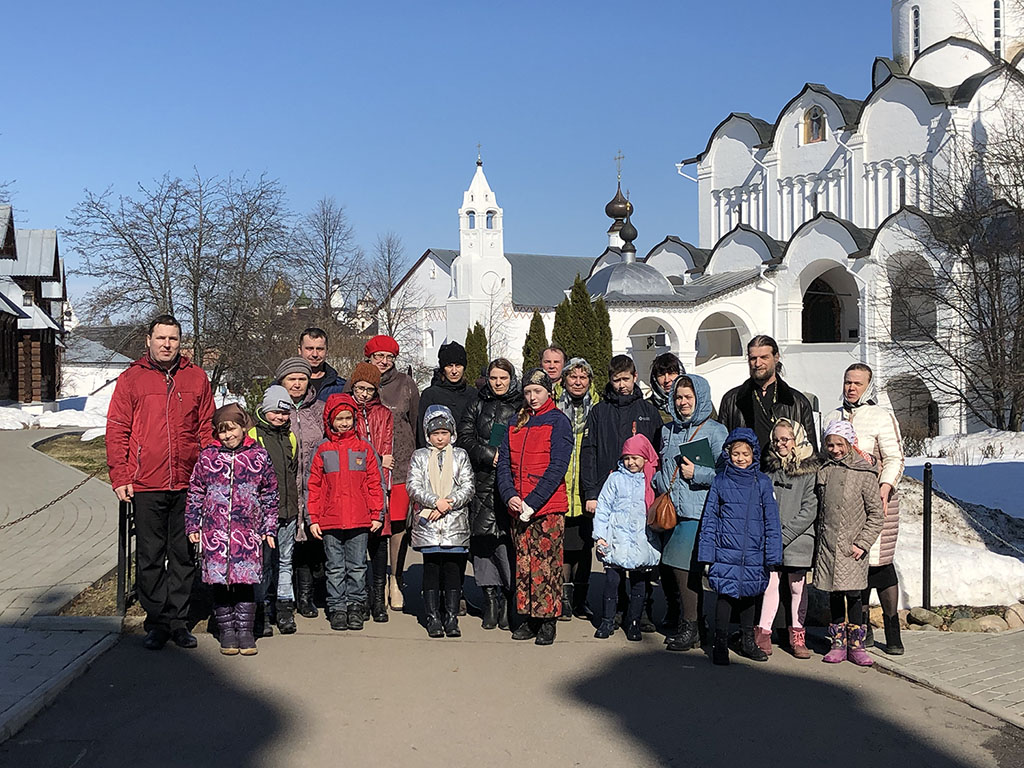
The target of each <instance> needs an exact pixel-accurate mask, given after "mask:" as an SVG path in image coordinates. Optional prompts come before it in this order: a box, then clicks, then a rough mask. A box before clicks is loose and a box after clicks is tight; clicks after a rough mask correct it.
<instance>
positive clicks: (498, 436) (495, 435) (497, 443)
mask: <svg viewBox="0 0 1024 768" xmlns="http://www.w3.org/2000/svg"><path fill="white" fill-rule="evenodd" d="M506 432H508V425H507V424H495V425H494V426H493V427H491V439H490V441H489V442H488V445H490V446H491V447H492V448H500V447H501V444H502V443H504V442H505V433H506Z"/></svg>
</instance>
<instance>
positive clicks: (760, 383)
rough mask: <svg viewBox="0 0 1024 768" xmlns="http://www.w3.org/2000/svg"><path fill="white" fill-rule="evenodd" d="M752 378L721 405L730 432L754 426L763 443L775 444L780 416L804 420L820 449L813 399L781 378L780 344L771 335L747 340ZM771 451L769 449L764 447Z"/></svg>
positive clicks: (802, 423) (733, 390)
mask: <svg viewBox="0 0 1024 768" xmlns="http://www.w3.org/2000/svg"><path fill="white" fill-rule="evenodd" d="M747 365H748V366H749V367H750V378H749V379H747V380H746V381H745V382H743V383H742V384H740V385H739V386H738V387H735V388H733V389H730V390H729V391H728V392H726V393H725V397H723V398H722V405H721V407H720V408H719V409H718V416H719V420H720V421H721V422H722V424H724V425H725V427H726V429H728V430H729V431H730V432H731V431H732V430H734V429H737V428H739V427H749V428H751V429H753V430H754V434H756V435H757V439H758V441H759V442H760V443H761V445H762V446H768V445H770V444H771V433H772V428H773V427H774V426H775V422H776V421H778V420H779V419H789V420H791V421H795V422H797V423H798V424H801V425H802V426H803V428H804V431H805V432H806V433H807V437H808V439H809V440H810V441H811V445H812V447H813V448H814V451H815V453H817V451H818V440H817V434H818V430H817V428H816V427H815V426H814V409H813V408H812V407H811V403H810V401H809V400H808V399H807V398H806V397H805V396H804V395H803V393H802V392H798V391H797V390H795V389H793V388H792V387H791V386H789V385H788V384H787V383H786V382H784V381H783V380H782V378H781V374H782V363H781V362H779V345H778V343H777V342H776V341H775V339H773V338H772V337H771V336H755V337H754V338H752V339H751V340H750V342H749V343H748V344H747ZM762 454H767V449H765V450H763V451H762Z"/></svg>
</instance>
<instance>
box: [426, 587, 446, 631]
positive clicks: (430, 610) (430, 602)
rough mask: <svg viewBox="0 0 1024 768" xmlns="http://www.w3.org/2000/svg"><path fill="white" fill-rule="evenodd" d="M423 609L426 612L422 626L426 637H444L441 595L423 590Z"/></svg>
mask: <svg viewBox="0 0 1024 768" xmlns="http://www.w3.org/2000/svg"><path fill="white" fill-rule="evenodd" d="M423 609H424V611H425V612H426V620H425V621H424V625H425V626H426V628H427V636H428V637H444V625H443V624H442V623H441V593H440V592H439V591H438V590H436V589H425V590H423Z"/></svg>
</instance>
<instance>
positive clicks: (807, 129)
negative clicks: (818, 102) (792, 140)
mask: <svg viewBox="0 0 1024 768" xmlns="http://www.w3.org/2000/svg"><path fill="white" fill-rule="evenodd" d="M824 140H825V111H824V110H823V109H822V108H821V107H811V108H810V109H808V110H807V112H806V113H805V114H804V144H817V143H818V142H819V141H824Z"/></svg>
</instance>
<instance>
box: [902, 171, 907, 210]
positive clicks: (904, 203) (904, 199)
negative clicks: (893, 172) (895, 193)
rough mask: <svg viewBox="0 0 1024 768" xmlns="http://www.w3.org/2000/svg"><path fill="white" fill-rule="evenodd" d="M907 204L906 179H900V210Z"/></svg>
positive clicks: (904, 177) (903, 177)
mask: <svg viewBox="0 0 1024 768" xmlns="http://www.w3.org/2000/svg"><path fill="white" fill-rule="evenodd" d="M906 204H907V178H906V176H901V177H900V208H902V207H903V206H905V205H906Z"/></svg>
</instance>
